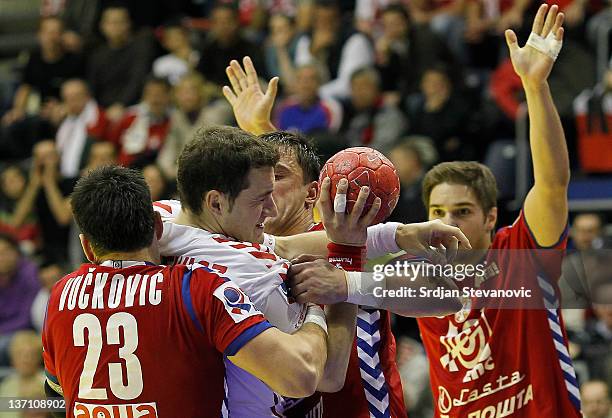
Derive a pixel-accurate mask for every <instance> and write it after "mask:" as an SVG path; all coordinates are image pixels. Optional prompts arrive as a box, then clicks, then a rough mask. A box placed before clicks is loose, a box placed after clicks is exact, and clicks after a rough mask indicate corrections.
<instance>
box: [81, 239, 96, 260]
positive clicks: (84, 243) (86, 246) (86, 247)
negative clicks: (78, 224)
mask: <svg viewBox="0 0 612 418" xmlns="http://www.w3.org/2000/svg"><path fill="white" fill-rule="evenodd" d="M79 240H80V241H81V247H83V252H84V253H85V257H86V258H87V259H88V260H89V261H91V262H92V263H95V261H96V256H95V254H94V252H93V249H92V248H91V243H90V242H89V240H88V239H87V238H86V237H85V235H83V234H79Z"/></svg>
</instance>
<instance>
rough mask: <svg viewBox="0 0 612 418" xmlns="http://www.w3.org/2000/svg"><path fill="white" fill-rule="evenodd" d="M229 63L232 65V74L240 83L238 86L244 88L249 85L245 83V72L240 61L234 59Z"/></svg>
mask: <svg viewBox="0 0 612 418" xmlns="http://www.w3.org/2000/svg"><path fill="white" fill-rule="evenodd" d="M230 65H231V66H232V70H233V71H234V74H235V75H236V78H237V79H238V82H239V83H240V87H241V88H242V90H246V89H247V87H249V85H248V83H247V77H246V73H245V72H244V70H243V69H242V67H241V66H240V63H239V62H238V61H236V60H232V61H231V62H230Z"/></svg>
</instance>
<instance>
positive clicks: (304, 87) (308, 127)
mask: <svg viewBox="0 0 612 418" xmlns="http://www.w3.org/2000/svg"><path fill="white" fill-rule="evenodd" d="M321 84H322V74H321V70H320V68H319V67H318V65H317V64H315V63H311V64H305V65H302V66H300V67H298V68H297V70H296V80H295V94H294V96H293V97H291V98H289V99H287V100H286V101H285V102H283V103H282V104H281V107H280V109H279V112H278V127H279V129H280V130H282V131H298V132H301V133H303V134H313V133H317V132H328V131H329V132H337V131H338V129H339V128H340V123H341V122H342V107H341V106H340V104H339V103H338V102H337V101H336V100H334V99H331V98H330V99H321V98H319V87H320V86H321Z"/></svg>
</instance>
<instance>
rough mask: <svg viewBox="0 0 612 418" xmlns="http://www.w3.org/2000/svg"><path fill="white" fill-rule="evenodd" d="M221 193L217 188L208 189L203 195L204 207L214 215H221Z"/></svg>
mask: <svg viewBox="0 0 612 418" xmlns="http://www.w3.org/2000/svg"><path fill="white" fill-rule="evenodd" d="M222 201H223V195H222V194H221V193H220V192H219V191H218V190H210V191H208V192H207V193H206V194H205V195H204V202H203V204H204V207H205V208H206V209H207V210H208V211H210V212H211V213H214V214H215V215H218V216H221V215H222V213H223V212H222V207H223V202H222Z"/></svg>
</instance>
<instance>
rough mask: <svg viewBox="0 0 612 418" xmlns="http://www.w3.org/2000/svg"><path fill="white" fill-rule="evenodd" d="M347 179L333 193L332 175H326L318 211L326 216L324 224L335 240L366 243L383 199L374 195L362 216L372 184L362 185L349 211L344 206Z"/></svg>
mask: <svg viewBox="0 0 612 418" xmlns="http://www.w3.org/2000/svg"><path fill="white" fill-rule="evenodd" d="M347 190H348V181H347V180H346V179H342V180H340V182H339V183H338V186H337V190H336V193H335V194H334V196H332V195H331V193H330V191H331V179H330V178H329V177H328V178H325V179H323V182H322V184H321V198H320V199H319V203H318V204H319V211H320V213H321V217H322V218H323V225H325V231H326V232H327V237H328V238H329V240H330V241H331V242H333V243H336V244H344V245H352V246H363V245H365V243H366V239H367V237H368V232H367V229H368V226H369V225H370V224H371V223H372V221H373V220H374V218H375V217H376V215H377V213H378V210H379V209H380V203H381V200H380V198H379V197H377V198H375V199H374V202H373V203H372V206H371V207H370V208H369V210H368V211H367V212H366V213H365V215H363V216H362V213H363V212H364V207H365V205H366V201H367V200H368V195H369V194H370V188H369V187H367V186H363V187H361V189H360V191H359V195H358V196H357V200H356V201H355V204H354V206H353V207H352V209H351V210H350V212H349V213H348V214H347V213H345V211H344V210H340V209H343V208H342V207H341V206H344V205H345V204H346V193H347Z"/></svg>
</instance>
